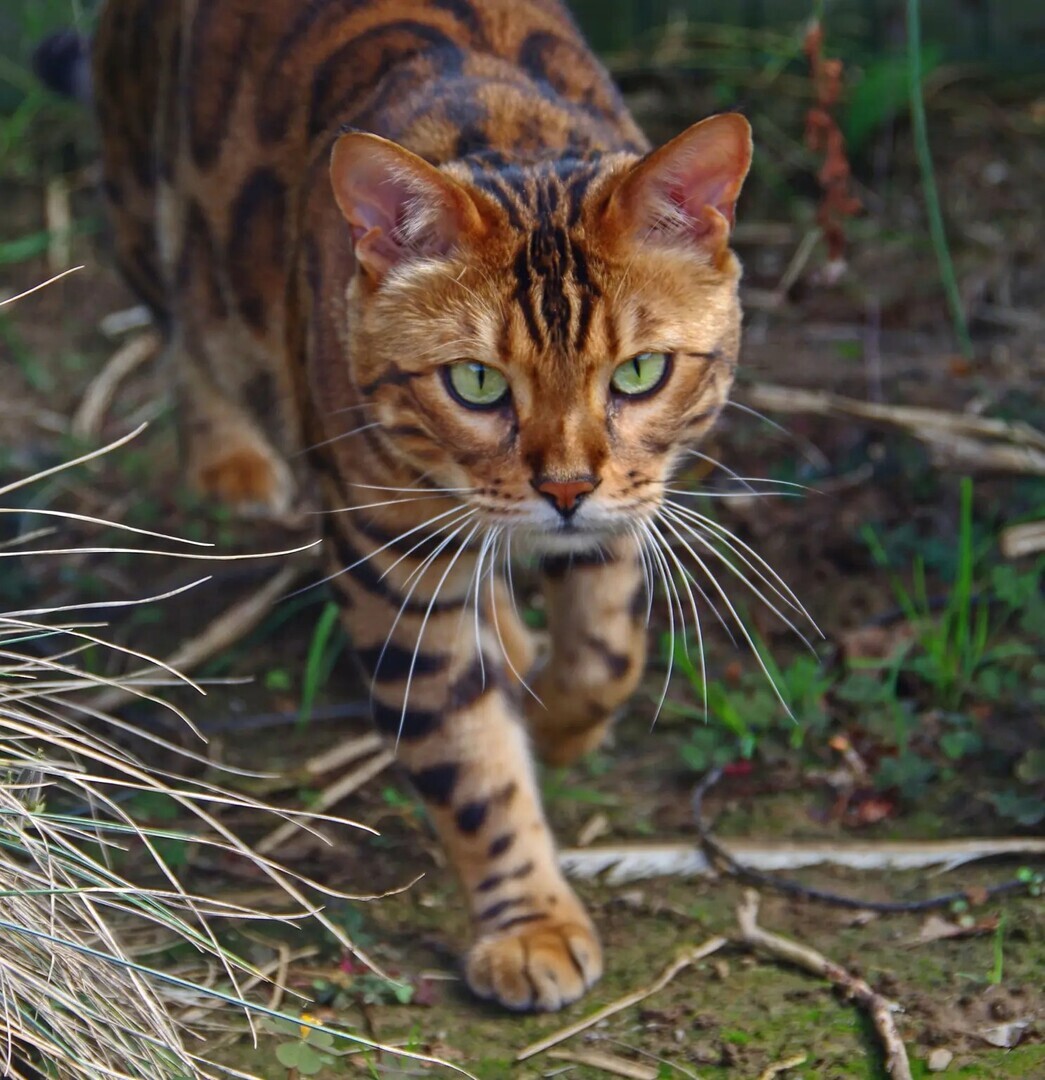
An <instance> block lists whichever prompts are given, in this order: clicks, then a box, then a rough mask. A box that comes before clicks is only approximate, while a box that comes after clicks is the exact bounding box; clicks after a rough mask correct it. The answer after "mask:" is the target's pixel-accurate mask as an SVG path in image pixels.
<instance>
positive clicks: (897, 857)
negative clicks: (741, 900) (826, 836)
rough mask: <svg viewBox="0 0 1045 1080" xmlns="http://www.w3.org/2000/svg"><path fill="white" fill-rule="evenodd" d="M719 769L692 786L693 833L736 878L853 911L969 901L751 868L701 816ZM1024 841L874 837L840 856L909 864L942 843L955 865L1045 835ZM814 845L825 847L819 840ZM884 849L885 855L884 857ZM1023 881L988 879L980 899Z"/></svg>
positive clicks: (882, 864)
mask: <svg viewBox="0 0 1045 1080" xmlns="http://www.w3.org/2000/svg"><path fill="white" fill-rule="evenodd" d="M722 774H723V769H722V768H717V769H712V770H711V771H710V772H708V773H707V774H706V775H705V776H704V777H703V778H702V779H701V781H700V783H699V784H697V786H696V787H695V788H694V789H693V800H692V802H693V823H694V824H695V825H696V828H697V834H698V836H699V839H700V846H701V848H702V849H703V854H704V856H705V857H706V858H707V860H708V861H709V863H711V864H712V865H715V864H717V865H718V866H719V867H720V868H722V869H724V870H725V871H726V872H727V873H729V874H732V875H733V876H734V877H736V878H738V879H739V880H740V881H746V882H748V883H749V884H753V885H758V886H760V887H763V888H766V889H772V890H773V891H775V892H780V893H785V894H786V895H788V896H795V897H797V898H798V899H800V900H815V901H818V902H820V903H825V904H833V905H834V906H835V907H843V908H849V909H851V910H854V911H875V912H878V913H879V914H885V915H900V914H908V913H911V912H918V911H932V910H933V909H934V908H942V907H950V906H951V904H953V903H955V901H958V900H965V901H968V899H969V896H968V894H967V893H966V892H963V891H961V890H957V891H954V892H949V893H943V894H941V895H938V896H930V897H926V898H925V899H922V900H868V899H866V898H865V897H858V896H843V895H840V894H839V893H833V892H827V891H826V890H824V889H815V888H812V887H811V886H808V885H803V884H802V882H800V881H792V880H789V879H787V878H777V877H771V876H770V875H769V874H765V873H762V871H761V870H756V869H754V868H753V866H752V865H751V863H750V861H746V862H740V861H739V860H738V859H737V858H736V857H735V856H734V853H733V852H732V851H727V850H726V848H724V847H723V846H722V844H720V843H719V841H718V840H717V839H716V838H715V837H714V836H712V835H711V828H710V826H709V825H708V823H707V822H706V821H705V820H704V796H705V795H706V794H707V793H708V791H710V790H711V788H713V787H714V786H715V784H717V783H718V782H719V780H721V779H722ZM1023 843H1024V841H1023V840H1021V839H1019V838H1015V837H1013V838H1006V839H1001V840H986V841H976V840H944V841H940V842H938V843H931V844H925V843H922V844H919V843H914V844H912V843H899V844H895V843H894V844H889V843H883V842H881V841H878V842H875V843H871V844H858V845H847V847H849V848H852V847H857V848H859V849H861V851H862V853H863V854H864V856H865V858H864V860H862V861H858V862H852V861H850V862H843V863H842V864H843V865H848V866H853V867H854V868H856V869H862V870H868V869H885V868H889V869H911V868H912V867H914V866H917V865H918V863H917V862H916V861H915V860H916V859H917V856H918V855H919V853H922V854H924V853H925V852H926V851H929V852H933V851H935V852H936V853H937V854H940V848H941V847H944V846H945V847H947V848H948V849H949V857H947V858H939V859H937V860H936V861H937V862H938V863H945V864H946V865H947V866H948V867H954V866H958V865H961V864H962V863H964V862H969V861H971V860H972V859H976V858H986V857H988V856H992V855H1013V854H1028V853H1037V852H1045V840H1039V839H1033V838H1031V839H1030V840H1029V843H1030V845H1031V846H1030V849H1029V851H1028V849H1026V848H1023V846H1022V845H1023ZM985 845H986V846H985ZM789 846H793V845H789ZM800 846H801V845H800ZM817 846H818V847H820V848H823V845H817ZM828 846H830V845H828ZM738 847H739V845H733V848H734V850H736V849H737V848H738ZM912 849H913V852H912ZM912 854H913V855H914V857H915V858H914V859H912V857H911V856H912ZM883 855H884V856H885V857H884V858H883ZM890 855H892V858H890V857H889V856H890ZM868 857H869V858H870V859H871V860H876V862H874V861H872V862H871V863H870V864H869V863H868V861H867V859H868ZM839 860H840V856H839V855H836V854H830V853H828V855H827V857H826V858H825V859H823V860H822V861H824V862H838V861H839ZM805 865H809V863H806V864H805ZM920 865H922V866H925V865H932V864H931V863H925V862H922V863H921V864H920ZM1026 887H1027V885H1026V882H1024V881H1022V880H1021V879H1019V878H1013V879H1012V880H1011V881H1004V882H1002V883H1001V884H1000V885H992V886H990V887H989V888H987V889H984V890H982V893H981V897H982V899H981V902H982V901H983V900H987V899H991V898H993V897H995V896H1002V895H1004V894H1005V893H1010V892H1021V891H1023V890H1024V889H1026Z"/></svg>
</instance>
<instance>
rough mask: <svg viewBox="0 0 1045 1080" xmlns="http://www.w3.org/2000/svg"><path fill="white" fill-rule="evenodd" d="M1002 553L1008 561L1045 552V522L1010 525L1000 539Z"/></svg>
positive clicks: (1003, 531) (1003, 530)
mask: <svg viewBox="0 0 1045 1080" xmlns="http://www.w3.org/2000/svg"><path fill="white" fill-rule="evenodd" d="M998 543H999V545H1000V547H1001V553H1002V554H1003V555H1004V556H1005V558H1006V559H1019V558H1022V557H1023V556H1024V555H1036V554H1037V553H1038V552H1039V551H1045V521H1028V522H1027V523H1026V524H1023V525H1010V526H1009V527H1008V528H1007V529H1002V532H1001V535H1000V536H999V537H998Z"/></svg>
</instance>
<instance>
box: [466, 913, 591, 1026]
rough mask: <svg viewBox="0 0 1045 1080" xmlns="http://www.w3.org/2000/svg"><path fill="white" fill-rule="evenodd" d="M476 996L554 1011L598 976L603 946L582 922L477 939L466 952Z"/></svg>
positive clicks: (513, 1006)
mask: <svg viewBox="0 0 1045 1080" xmlns="http://www.w3.org/2000/svg"><path fill="white" fill-rule="evenodd" d="M466 975H467V979H468V985H469V986H470V987H471V989H472V991H473V993H475V994H476V995H477V996H478V997H481V998H485V999H487V1000H491V1001H496V1002H497V1003H498V1004H500V1005H503V1006H504V1007H505V1008H508V1009H515V1010H518V1011H537V1012H555V1010H557V1009H561V1008H562V1007H563V1006H564V1005H569V1004H570V1002H572V1001H576V1000H577V999H578V998H579V997H581V996H582V995H583V994H584V993H585V991H586V990H588V989H589V987H591V986H592V985H593V984H594V983H595V982H596V981H598V979H599V977H600V976H601V975H602V948H601V947H600V945H599V939H598V937H597V936H596V934H595V931H594V929H593V928H592V926H591V924H590V923H589V922H588V921H587V918H586V917H585V916H584V915H583V913H582V914H581V917H580V918H579V919H577V920H575V921H562V922H552V921H551V920H546V921H541V922H539V923H536V924H533V923H531V924H529V925H526V926H520V927H517V928H514V929H513V930H509V931H507V932H505V933H502V934H498V935H497V936H494V937H488V938H482V939H480V940H479V941H477V942H476V943H475V945H474V946H473V947H472V950H471V952H470V953H469V954H468V960H467V965H466Z"/></svg>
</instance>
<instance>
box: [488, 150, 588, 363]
mask: <svg viewBox="0 0 1045 1080" xmlns="http://www.w3.org/2000/svg"><path fill="white" fill-rule="evenodd" d="M470 164H471V166H472V179H473V182H474V183H475V184H476V185H477V186H478V187H480V188H481V189H482V190H483V191H485V192H486V193H487V194H489V195H491V196H492V197H493V198H494V199H495V200H496V201H497V203H498V204H499V205H500V206H501V207H502V208H503V209H504V211H505V214H506V217H507V220H508V224H509V226H510V227H511V228H512V229H513V230H515V231H516V232H518V233H519V234H520V238H519V242H518V247H517V249H516V254H515V257H514V260H513V263H512V270H513V273H514V276H515V289H514V293H513V297H514V300H515V302H516V303H517V304H518V307H519V310H520V312H521V313H522V318H523V324H524V325H525V327H526V331H527V334H528V336H529V337H530V339H531V341H532V342H533V344H534V345H535V346H536V347H537V348H539V349H542V350H543V349H548V348H552V349H555V350H557V351H559V352H563V351H567V350H570V349H573V350H575V351H577V352H579V351H581V350H583V349H584V347H585V345H586V344H587V340H588V335H589V333H590V330H591V322H592V313H593V310H594V306H595V301H596V299H597V298H598V297H599V296H600V295H601V289H600V287H599V285H598V284H597V282H596V281H595V280H594V279H593V276H592V273H591V269H590V265H589V260H588V257H587V254H586V252H585V245H584V242H583V239H582V238H581V237H580V236H578V235H577V230H578V225H579V223H580V220H581V215H582V213H583V210H584V205H585V200H586V197H587V195H588V192H589V189H590V188H591V184H592V181H593V179H594V178H595V177H596V176H597V175H598V161H597V158H596V159H595V160H592V159H585V160H580V161H575V160H569V161H556V162H548V163H542V164H541V165H537V166H532V167H529V168H519V167H517V166H516V167H508V168H505V167H500V168H498V167H497V166H498V165H499V164H500V162H497V161H495V160H490V159H489V158H486V159H484V160H482V161H476V162H472V163H470Z"/></svg>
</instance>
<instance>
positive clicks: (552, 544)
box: [512, 526, 618, 556]
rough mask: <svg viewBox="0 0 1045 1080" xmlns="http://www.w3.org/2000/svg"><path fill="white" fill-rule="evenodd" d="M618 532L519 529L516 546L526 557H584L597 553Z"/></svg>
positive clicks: (594, 529) (603, 530) (570, 528)
mask: <svg viewBox="0 0 1045 1080" xmlns="http://www.w3.org/2000/svg"><path fill="white" fill-rule="evenodd" d="M617 535H618V532H617V531H616V530H614V529H608V528H592V527H588V528H577V527H576V526H570V527H568V528H560V529H519V530H516V531H515V532H513V534H512V539H513V541H514V540H515V539H516V537H517V538H518V543H517V544H516V546H517V547H518V549H519V550H520V551H522V552H525V553H526V554H528V555H537V556H541V555H586V554H592V553H597V552H598V551H599V549H600V548H601V547H602V546H603V545H604V544H605V543H606V542H607V541H609V540H612V539H613V538H614V537H615V536H617Z"/></svg>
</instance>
